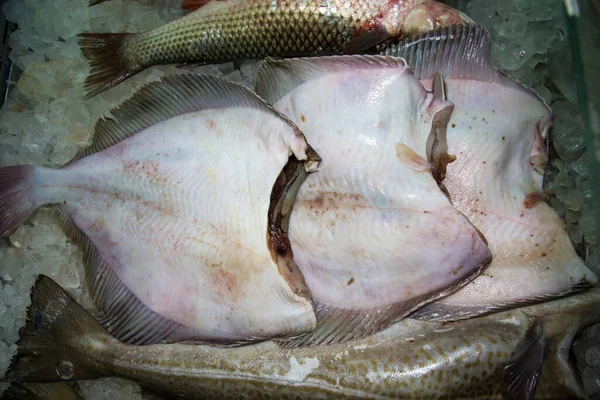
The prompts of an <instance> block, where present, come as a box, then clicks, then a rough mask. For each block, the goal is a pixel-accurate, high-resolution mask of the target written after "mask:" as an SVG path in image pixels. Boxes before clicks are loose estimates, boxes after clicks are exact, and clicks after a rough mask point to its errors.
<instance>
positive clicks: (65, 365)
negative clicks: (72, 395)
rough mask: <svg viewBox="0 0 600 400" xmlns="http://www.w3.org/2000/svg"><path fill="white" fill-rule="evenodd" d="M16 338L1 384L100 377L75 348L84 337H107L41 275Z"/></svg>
mask: <svg viewBox="0 0 600 400" xmlns="http://www.w3.org/2000/svg"><path fill="white" fill-rule="evenodd" d="M19 335H20V338H19V341H18V342H17V353H16V354H15V355H14V356H13V358H12V360H11V364H10V367H9V368H8V371H7V373H6V376H5V377H4V379H3V380H4V381H9V382H53V381H62V380H79V379H93V378H99V377H101V376H102V374H101V373H99V372H97V371H94V370H93V369H91V368H89V366H88V365H87V363H86V362H85V359H86V355H85V354H82V353H81V352H80V350H79V349H78V348H77V347H76V346H77V341H78V340H79V339H81V336H84V335H86V336H87V335H95V336H96V337H98V336H101V335H102V336H104V337H106V338H110V335H109V334H108V333H107V332H106V331H105V330H104V329H103V328H102V326H100V324H99V323H98V321H96V320H95V319H94V318H93V317H92V316H91V315H90V314H89V313H88V312H87V311H85V310H84V309H83V307H81V306H80V305H79V304H77V303H76V302H75V300H73V298H72V297H71V296H69V294H68V293H67V292H65V290H64V289H63V288H61V287H60V286H59V285H58V284H57V283H56V282H54V281H53V280H52V279H50V278H48V277H47V276H44V275H40V276H38V279H37V281H36V282H35V285H34V287H33V289H32V292H31V306H29V309H28V310H27V322H26V323H25V326H24V327H23V328H21V331H20V332H19Z"/></svg>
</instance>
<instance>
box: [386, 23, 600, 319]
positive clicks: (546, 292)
mask: <svg viewBox="0 0 600 400" xmlns="http://www.w3.org/2000/svg"><path fill="white" fill-rule="evenodd" d="M490 51H491V39H490V34H489V32H487V30H485V28H483V27H480V26H476V25H468V26H465V25H459V26H453V27H447V28H443V29H440V30H437V31H434V32H431V33H428V34H424V35H420V36H417V37H415V38H412V39H408V40H406V41H404V42H403V43H401V44H399V45H398V46H395V47H393V48H391V49H389V50H388V51H387V52H386V54H389V55H394V56H400V57H405V58H406V60H407V62H408V64H409V65H411V67H412V69H413V71H414V73H415V76H417V77H418V78H419V79H420V80H421V82H422V83H423V84H424V85H425V87H431V86H432V84H433V78H434V76H435V74H436V73H441V74H442V75H443V76H444V79H445V82H446V85H445V90H446V96H447V99H448V100H449V101H451V102H452V103H453V104H454V111H453V113H452V115H451V116H450V121H449V123H448V130H447V134H446V141H447V145H448V153H450V154H452V155H454V156H455V157H456V160H455V161H454V162H452V163H450V164H448V166H447V171H446V176H445V180H444V181H443V184H444V186H445V187H446V188H447V190H448V192H449V194H450V197H451V199H452V203H453V204H454V206H455V207H456V208H457V209H458V210H459V211H461V212H462V213H464V214H465V215H466V216H467V217H468V218H469V219H470V221H471V222H472V223H473V224H474V225H475V226H476V227H477V228H478V229H479V230H480V231H481V232H482V233H483V234H484V235H485V237H486V239H487V241H488V244H489V247H490V250H491V252H492V255H493V260H492V263H491V264H490V266H489V267H488V268H487V269H486V271H485V272H484V273H483V274H482V275H481V276H479V277H478V278H477V279H475V280H474V281H473V282H472V283H470V284H469V285H467V286H465V287H464V288H463V289H461V290H460V291H458V292H457V293H455V294H453V295H451V296H448V297H446V298H444V299H442V300H439V301H437V302H435V303H431V304H429V305H427V306H425V307H424V308H422V309H420V310H419V311H417V312H416V313H415V314H414V316H415V317H416V318H424V319H429V320H439V321H447V320H455V319H462V318H470V317H474V316H477V315H481V314H486V313H490V312H495V311H498V310H503V309H507V308H511V307H517V306H520V305H524V304H528V303H535V302H541V301H545V300H548V299H552V298H557V297H561V296H565V295H568V294H572V293H574V292H577V291H579V290H582V289H585V288H589V287H591V286H593V285H594V284H595V283H596V282H597V277H596V275H595V274H594V273H593V272H592V271H590V270H589V269H588V268H587V267H586V266H585V264H584V262H583V261H582V260H581V259H580V258H579V257H578V256H577V254H576V252H575V249H574V248H573V244H572V243H571V240H570V238H569V234H568V233H567V231H566V229H565V226H564V223H563V222H562V221H561V219H560V217H559V216H558V215H557V214H556V212H555V211H554V210H553V209H552V208H551V207H550V206H549V205H548V204H546V203H545V202H544V193H543V191H542V181H543V176H544V168H545V166H546V162H547V161H548V154H547V150H546V146H545V142H546V141H547V140H548V134H549V131H550V128H551V126H552V112H551V110H550V108H549V107H548V106H547V105H546V104H544V102H543V101H542V100H540V98H539V97H538V96H537V95H536V94H535V93H533V92H531V91H530V90H528V89H526V88H524V87H523V86H522V85H520V84H519V83H517V82H515V81H514V80H512V79H511V78H509V77H507V76H506V75H504V74H503V73H501V72H499V71H498V70H497V69H496V68H495V67H494V65H493V64H492V62H491V58H490Z"/></svg>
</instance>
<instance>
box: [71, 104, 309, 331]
mask: <svg viewBox="0 0 600 400" xmlns="http://www.w3.org/2000/svg"><path fill="white" fill-rule="evenodd" d="M281 129H286V128H285V127H284V122H282V120H279V119H275V118H270V119H269V118H264V119H261V116H260V113H257V112H256V111H251V112H249V111H247V110H244V109H227V110H218V111H217V112H212V111H201V112H197V113H192V114H186V115H183V116H180V117H176V118H172V119H170V120H167V121H165V122H162V123H160V124H158V125H155V126H153V127H151V128H148V129H146V130H144V131H142V132H140V133H138V134H136V135H135V136H133V137H130V138H128V139H126V140H124V141H123V142H121V143H119V144H117V145H115V146H112V147H110V148H109V149H107V150H105V151H102V152H100V153H97V154H94V155H91V156H89V157H86V158H84V159H82V160H80V161H78V162H76V163H74V164H72V165H70V166H68V167H67V168H66V169H65V170H63V171H62V172H63V173H64V174H65V177H64V180H65V181H68V182H69V183H68V186H69V187H68V188H67V189H65V193H66V195H65V201H64V204H63V208H64V209H65V210H66V211H68V212H69V213H70V214H71V216H72V218H73V220H74V222H75V223H76V225H77V226H78V227H79V228H80V229H81V230H82V231H83V232H84V233H85V234H86V235H87V236H88V237H89V238H90V239H91V241H92V242H93V243H94V245H95V246H96V247H97V248H98V250H99V252H100V254H101V255H102V257H103V258H104V260H105V261H106V262H107V263H108V264H109V265H110V267H111V268H112V270H113V272H115V274H116V275H117V276H118V278H119V279H120V280H121V281H122V282H123V283H124V284H125V286H126V287H127V288H129V289H130V290H131V291H132V292H133V293H134V294H135V296H136V297H137V298H138V299H139V300H140V301H141V302H142V303H143V304H144V305H146V306H147V307H148V308H150V309H151V310H152V311H154V312H156V313H158V314H159V315H161V316H163V317H165V318H168V319H171V320H173V321H176V322H179V323H181V324H183V325H185V326H187V327H190V328H193V329H195V330H197V331H199V332H201V333H202V335H205V336H206V337H207V338H229V339H236V338H243V337H252V336H261V337H262V336H270V335H280V334H282V333H284V334H289V333H292V332H295V331H297V330H298V329H299V330H305V329H306V323H307V322H308V321H310V320H311V319H312V320H314V315H312V316H311V314H313V311H312V305H311V303H310V301H302V299H301V298H300V297H298V296H294V295H293V294H292V293H291V292H290V291H286V290H284V289H283V288H287V287H288V286H287V284H286V282H285V281H284V278H283V277H282V276H281V275H280V274H279V270H278V267H277V264H276V263H275V261H274V260H273V256H272V253H271V249H270V248H269V246H268V244H267V215H268V209H269V204H270V203H269V202H270V195H271V190H272V187H273V184H274V182H275V180H276V179H277V176H278V175H279V173H280V172H281V170H282V168H283V166H284V165H285V164H286V163H287V160H288V157H289V150H288V149H289V148H288V145H287V144H286V143H285V142H284V141H282V140H274V139H273V137H280V136H278V135H273V134H272V132H273V131H274V130H281ZM287 129H289V128H287ZM67 175H68V176H67ZM309 325H310V323H309Z"/></svg>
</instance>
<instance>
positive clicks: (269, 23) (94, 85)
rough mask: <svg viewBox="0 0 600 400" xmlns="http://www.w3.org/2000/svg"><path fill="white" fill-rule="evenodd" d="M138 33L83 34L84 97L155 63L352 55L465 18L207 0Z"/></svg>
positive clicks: (384, 0) (343, 3) (304, 2)
mask: <svg viewBox="0 0 600 400" xmlns="http://www.w3.org/2000/svg"><path fill="white" fill-rule="evenodd" d="M201 3H202V6H201V7H200V8H198V9H197V10H195V11H193V12H192V13H190V14H189V15H187V16H185V17H183V18H180V19H178V20H175V21H173V22H170V23H168V24H166V25H164V26H162V27H160V28H157V29H153V30H150V31H147V32H142V33H135V34H129V33H83V34H81V35H80V41H79V43H80V45H81V49H82V51H83V54H84V55H85V56H86V57H87V58H88V59H89V60H90V65H91V73H90V76H89V77H88V78H87V80H86V89H87V93H88V96H94V95H96V94H98V93H100V92H102V91H104V90H106V89H109V88H111V87H113V86H115V85H117V84H118V83H120V82H122V81H123V80H125V79H127V78H129V77H130V76H132V75H134V74H136V73H138V72H140V71H142V70H144V69H146V68H148V67H150V66H153V65H159V64H173V63H187V62H206V63H215V62H223V61H230V60H238V59H254V58H262V57H265V56H281V57H288V56H297V55H321V54H330V53H357V52H362V51H366V50H368V49H370V48H372V47H373V46H375V45H377V44H380V43H382V42H384V41H386V40H388V39H391V38H398V37H401V36H407V35H413V34H416V33H420V32H424V31H427V30H431V29H434V28H436V27H439V26H446V25H451V24H456V23H460V22H464V21H469V20H468V18H467V17H465V16H464V15H463V14H461V13H459V12H458V11H456V10H454V9H452V8H450V7H448V6H445V5H443V4H440V3H437V2H435V1H433V0H392V1H389V0H367V1H358V0H278V1H276V2H273V1H270V0H226V1H223V0H213V1H203V2H201Z"/></svg>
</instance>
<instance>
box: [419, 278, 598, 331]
mask: <svg viewBox="0 0 600 400" xmlns="http://www.w3.org/2000/svg"><path fill="white" fill-rule="evenodd" d="M593 286H594V285H593V284H592V283H590V282H589V281H588V280H587V279H582V280H581V281H580V282H577V283H575V284H573V285H571V286H570V287H569V288H568V289H567V290H566V291H564V292H559V293H553V294H547V295H540V296H532V297H530V298H525V299H521V300H517V301H510V302H506V303H496V304H484V305H460V304H444V303H439V302H437V303H430V304H427V305H425V306H424V307H422V308H420V309H419V310H417V311H416V312H415V313H414V314H412V315H411V318H414V319H419V320H423V321H431V322H450V321H459V320H464V319H470V318H474V317H480V316H484V315H489V314H494V313H497V312H502V311H506V310H510V309H511V308H516V307H527V306H530V305H533V304H537V303H542V302H546V301H552V300H557V299H560V298H562V297H568V296H572V295H574V294H577V293H580V292H583V291H585V290H588V289H590V288H592V287H593Z"/></svg>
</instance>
